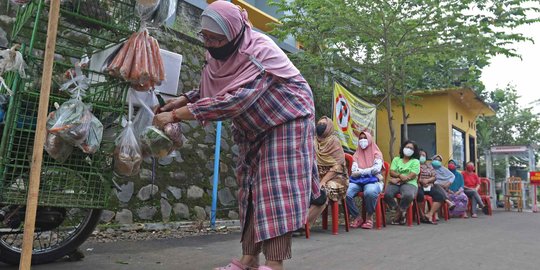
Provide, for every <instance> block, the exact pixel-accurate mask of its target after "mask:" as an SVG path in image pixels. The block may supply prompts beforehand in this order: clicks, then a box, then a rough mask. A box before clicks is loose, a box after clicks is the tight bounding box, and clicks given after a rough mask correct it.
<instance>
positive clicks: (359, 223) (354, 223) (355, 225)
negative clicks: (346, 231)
mask: <svg viewBox="0 0 540 270" xmlns="http://www.w3.org/2000/svg"><path fill="white" fill-rule="evenodd" d="M363 223H364V221H363V220H362V218H359V219H354V220H353V221H352V222H351V224H350V225H349V227H351V228H355V229H357V228H358V227H360V226H362V224H363Z"/></svg>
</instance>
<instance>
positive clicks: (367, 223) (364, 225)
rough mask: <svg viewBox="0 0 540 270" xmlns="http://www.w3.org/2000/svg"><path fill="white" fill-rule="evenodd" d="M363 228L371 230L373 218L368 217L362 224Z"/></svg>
mask: <svg viewBox="0 0 540 270" xmlns="http://www.w3.org/2000/svg"><path fill="white" fill-rule="evenodd" d="M360 227H361V228H362V229H366V230H371V229H373V220H371V219H368V220H367V221H366V222H364V224H362V226H360Z"/></svg>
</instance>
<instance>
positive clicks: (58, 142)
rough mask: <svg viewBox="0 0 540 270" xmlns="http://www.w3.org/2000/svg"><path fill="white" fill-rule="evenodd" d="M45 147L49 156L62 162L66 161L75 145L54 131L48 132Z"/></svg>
mask: <svg viewBox="0 0 540 270" xmlns="http://www.w3.org/2000/svg"><path fill="white" fill-rule="evenodd" d="M44 148H45V151H46V152H47V154H49V156H51V157H52V158H53V159H54V160H56V161H58V162H60V163H63V162H64V161H66V160H67V159H68V158H69V155H71V152H73V146H71V145H70V144H69V143H67V142H66V141H64V140H63V139H62V138H61V137H60V136H58V135H56V134H53V133H47V139H46V140H45V146H44Z"/></svg>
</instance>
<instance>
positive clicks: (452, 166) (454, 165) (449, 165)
mask: <svg viewBox="0 0 540 270" xmlns="http://www.w3.org/2000/svg"><path fill="white" fill-rule="evenodd" d="M448 169H449V170H451V171H455V170H456V164H454V163H450V164H448Z"/></svg>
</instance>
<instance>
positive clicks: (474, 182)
mask: <svg viewBox="0 0 540 270" xmlns="http://www.w3.org/2000/svg"><path fill="white" fill-rule="evenodd" d="M461 175H463V181H464V182H465V194H466V195H467V197H469V200H472V201H471V205H472V213H471V217H472V218H477V217H478V215H477V214H476V212H477V208H476V207H477V206H476V205H477V204H478V207H480V208H482V211H483V212H484V214H486V215H487V214H488V209H487V206H485V205H484V203H483V202H482V198H481V197H480V194H478V189H480V178H478V175H477V174H476V173H475V172H474V163H472V162H470V161H469V162H467V165H466V166H465V171H463V172H461Z"/></svg>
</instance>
